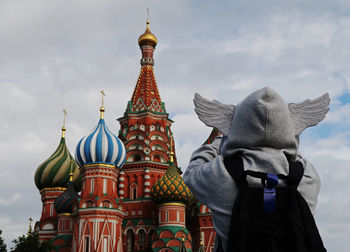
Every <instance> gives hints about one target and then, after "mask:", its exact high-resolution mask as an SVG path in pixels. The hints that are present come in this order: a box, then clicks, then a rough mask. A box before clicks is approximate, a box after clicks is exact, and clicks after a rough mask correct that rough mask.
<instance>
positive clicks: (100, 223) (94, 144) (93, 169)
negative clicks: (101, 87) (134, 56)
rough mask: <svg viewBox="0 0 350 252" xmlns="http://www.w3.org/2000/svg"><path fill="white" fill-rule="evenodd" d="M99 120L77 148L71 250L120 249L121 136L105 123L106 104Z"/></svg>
mask: <svg viewBox="0 0 350 252" xmlns="http://www.w3.org/2000/svg"><path fill="white" fill-rule="evenodd" d="M101 94H102V106H101V108H100V120H99V122H98V124H97V126H96V127H95V129H94V130H93V131H92V133H90V134H89V135H87V136H85V137H83V138H82V139H81V140H80V141H79V143H78V145H77V149H76V159H77V162H78V164H79V166H80V172H81V176H82V191H81V194H80V198H79V203H78V205H77V207H76V208H77V209H76V212H75V216H76V217H75V220H76V221H75V222H74V230H73V251H78V252H82V251H84V252H85V251H96V252H102V251H122V237H121V223H122V219H123V216H124V211H123V208H122V204H121V201H120V199H119V198H118V192H117V190H118V188H117V179H118V174H119V171H120V169H121V168H122V166H123V164H124V162H125V156H126V150H125V147H124V144H123V143H122V142H121V140H120V139H119V138H118V137H117V136H115V135H114V134H113V133H112V132H111V131H110V130H109V129H108V127H107V125H106V123H105V120H104V112H105V108H104V106H103V97H104V95H105V94H104V92H103V91H101Z"/></svg>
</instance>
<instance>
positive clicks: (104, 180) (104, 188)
mask: <svg viewBox="0 0 350 252" xmlns="http://www.w3.org/2000/svg"><path fill="white" fill-rule="evenodd" d="M103 193H104V194H106V193H107V179H103Z"/></svg>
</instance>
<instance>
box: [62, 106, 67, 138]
mask: <svg viewBox="0 0 350 252" xmlns="http://www.w3.org/2000/svg"><path fill="white" fill-rule="evenodd" d="M66 116H67V111H66V110H65V109H63V126H62V137H63V138H64V137H65V132H66Z"/></svg>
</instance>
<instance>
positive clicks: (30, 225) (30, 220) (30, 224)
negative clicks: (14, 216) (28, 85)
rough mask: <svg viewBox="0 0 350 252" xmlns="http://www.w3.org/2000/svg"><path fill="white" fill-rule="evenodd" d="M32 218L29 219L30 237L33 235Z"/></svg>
mask: <svg viewBox="0 0 350 252" xmlns="http://www.w3.org/2000/svg"><path fill="white" fill-rule="evenodd" d="M32 221H33V219H32V217H30V218H29V228H28V234H27V235H28V236H31V235H32Z"/></svg>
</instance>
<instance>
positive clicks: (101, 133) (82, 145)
mask: <svg viewBox="0 0 350 252" xmlns="http://www.w3.org/2000/svg"><path fill="white" fill-rule="evenodd" d="M100 111H101V117H100V121H99V122H98V125H97V126H96V128H95V129H94V130H93V131H92V133H91V134H90V135H88V136H85V137H83V138H82V139H81V140H80V141H79V143H78V145H77V149H76V154H75V159H76V160H77V162H78V164H79V165H80V167H81V166H83V165H86V164H93V163H103V164H112V165H116V166H117V167H118V168H121V167H122V166H123V164H124V163H125V158H126V150H125V146H124V144H123V142H122V141H121V140H120V139H119V138H118V137H117V136H115V135H114V134H113V133H112V132H111V131H110V130H109V129H108V127H107V125H106V123H105V121H104V118H103V113H104V108H103V107H101V109H100Z"/></svg>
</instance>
